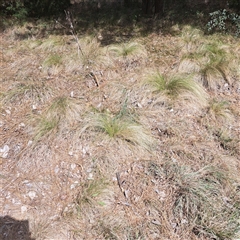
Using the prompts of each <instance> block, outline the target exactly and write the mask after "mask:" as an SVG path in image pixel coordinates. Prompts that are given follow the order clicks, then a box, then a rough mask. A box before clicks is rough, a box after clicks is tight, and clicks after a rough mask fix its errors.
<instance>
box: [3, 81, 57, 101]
mask: <svg viewBox="0 0 240 240" xmlns="http://www.w3.org/2000/svg"><path fill="white" fill-rule="evenodd" d="M52 96H53V91H52V89H51V87H48V86H47V85H46V84H45V83H44V82H41V83H38V82H37V81H32V80H27V81H24V82H22V83H18V84H16V85H15V86H14V87H12V88H11V89H10V90H9V91H7V92H4V93H2V94H1V96H0V99H1V100H2V101H3V103H5V104H7V103H13V102H24V101H28V100H30V101H31V102H33V103H35V102H45V101H47V100H48V99H50V98H51V97H52Z"/></svg>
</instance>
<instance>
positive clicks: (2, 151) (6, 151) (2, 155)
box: [0, 145, 10, 158]
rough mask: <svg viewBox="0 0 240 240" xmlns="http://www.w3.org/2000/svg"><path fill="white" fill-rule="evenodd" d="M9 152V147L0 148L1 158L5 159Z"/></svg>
mask: <svg viewBox="0 0 240 240" xmlns="http://www.w3.org/2000/svg"><path fill="white" fill-rule="evenodd" d="M9 150H10V148H9V146H8V145H4V146H3V148H0V153H2V154H0V156H1V157H2V158H7V156H8V152H9Z"/></svg>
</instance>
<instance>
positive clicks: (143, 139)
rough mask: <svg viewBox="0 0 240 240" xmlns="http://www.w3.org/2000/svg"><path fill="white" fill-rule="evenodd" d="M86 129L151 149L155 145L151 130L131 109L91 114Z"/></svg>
mask: <svg viewBox="0 0 240 240" xmlns="http://www.w3.org/2000/svg"><path fill="white" fill-rule="evenodd" d="M88 119H89V120H88V124H87V126H86V127H85V129H87V128H89V129H92V130H93V131H96V132H99V133H103V134H105V136H107V137H108V138H109V140H111V139H112V140H116V141H119V140H122V141H123V142H125V143H128V144H131V145H136V146H140V147H142V148H144V149H147V150H150V149H151V148H152V147H153V146H154V139H153V137H152V135H151V132H150V131H149V130H148V129H147V128H145V127H144V126H142V125H141V124H140V123H139V122H138V121H137V120H136V119H135V118H134V117H133V116H131V114H130V112H129V111H124V110H123V109H122V111H121V110H120V111H119V112H116V113H111V112H110V111H105V112H104V111H103V112H95V113H92V114H90V115H89V118H88Z"/></svg>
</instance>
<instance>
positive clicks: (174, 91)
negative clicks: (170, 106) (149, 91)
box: [146, 72, 207, 105]
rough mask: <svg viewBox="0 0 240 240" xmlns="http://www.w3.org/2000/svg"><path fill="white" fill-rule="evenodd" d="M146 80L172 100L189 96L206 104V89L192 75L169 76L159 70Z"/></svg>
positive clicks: (158, 91) (155, 90) (156, 91)
mask: <svg viewBox="0 0 240 240" xmlns="http://www.w3.org/2000/svg"><path fill="white" fill-rule="evenodd" d="M146 82H147V84H149V85H150V86H151V87H152V88H153V92H155V93H158V94H161V95H164V96H165V97H167V98H169V99H170V100H177V99H179V98H180V97H181V96H184V97H187V96H189V97H193V98H195V100H197V101H198V102H199V103H201V104H202V105H205V104H206V100H207V94H206V92H205V90H204V89H203V87H202V86H201V85H200V84H198V83H197V82H196V81H194V80H193V79H192V77H191V76H187V75H173V76H167V75H163V74H161V73H159V72H157V73H155V74H152V75H150V76H149V77H148V79H147V81H146Z"/></svg>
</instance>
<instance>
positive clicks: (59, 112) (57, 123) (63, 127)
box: [34, 96, 81, 141]
mask: <svg viewBox="0 0 240 240" xmlns="http://www.w3.org/2000/svg"><path fill="white" fill-rule="evenodd" d="M80 113H81V106H80V105H79V103H78V102H77V101H75V99H72V98H69V97H65V96H63V97H58V98H56V99H54V100H53V102H52V103H51V105H50V106H49V107H48V108H47V109H46V110H45V111H44V112H43V114H42V115H41V116H40V117H39V118H37V119H35V122H36V125H35V128H34V129H35V131H34V132H35V134H34V139H35V140H36V141H38V140H39V139H41V138H43V137H47V136H52V137H53V136H54V135H56V134H61V133H64V132H65V133H66V132H68V131H71V130H72V128H73V127H74V126H75V124H76V122H77V121H78V120H79V116H80Z"/></svg>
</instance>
